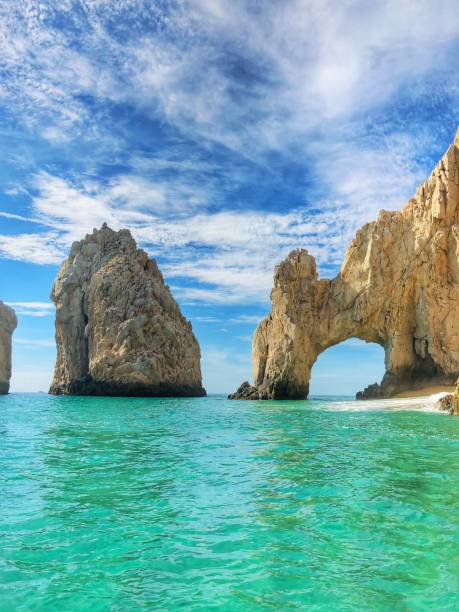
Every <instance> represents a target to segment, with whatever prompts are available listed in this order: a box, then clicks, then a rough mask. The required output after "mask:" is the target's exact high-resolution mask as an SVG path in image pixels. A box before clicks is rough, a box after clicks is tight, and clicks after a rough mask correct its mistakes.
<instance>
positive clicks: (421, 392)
mask: <svg viewBox="0 0 459 612" xmlns="http://www.w3.org/2000/svg"><path fill="white" fill-rule="evenodd" d="M437 393H454V385H436V386H435V385H433V386H429V387H423V388H422V389H413V390H411V391H402V392H401V393H397V394H396V395H393V396H392V397H391V398H390V399H409V398H411V397H429V396H430V395H435V394H437Z"/></svg>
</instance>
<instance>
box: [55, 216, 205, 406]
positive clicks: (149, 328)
mask: <svg viewBox="0 0 459 612" xmlns="http://www.w3.org/2000/svg"><path fill="white" fill-rule="evenodd" d="M51 298H52V300H53V301H54V303H55V305H56V343H57V360H56V367H55V372H54V379H53V382H52V385H51V389H50V393H54V394H72V395H141V396H202V395H205V390H204V389H203V387H202V379H201V367H200V357H201V356H200V349H199V345H198V342H197V340H196V338H195V336H194V334H193V331H192V328H191V323H189V322H188V321H187V320H186V319H185V318H184V317H183V315H182V313H181V312H180V309H179V307H178V305H177V303H176V302H175V300H174V298H173V297H172V295H171V293H170V291H169V288H168V287H167V286H166V285H165V284H164V280H163V277H162V274H161V272H160V271H159V269H158V266H157V265H156V262H155V261H154V260H152V259H149V258H148V255H147V253H145V251H142V250H141V249H137V246H136V243H135V241H134V239H133V238H132V236H131V234H130V232H129V231H128V230H121V231H119V232H114V231H113V230H111V229H110V228H108V227H107V226H106V225H104V226H103V227H102V228H101V229H100V230H94V232H93V234H91V235H88V236H86V238H85V239H84V240H82V241H81V242H76V243H74V244H73V246H72V249H71V252H70V255H69V257H68V259H67V260H66V261H64V263H63V264H62V266H61V268H60V270H59V272H58V275H57V277H56V280H55V282H54V286H53V290H52V293H51Z"/></svg>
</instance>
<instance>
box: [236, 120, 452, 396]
mask: <svg viewBox="0 0 459 612" xmlns="http://www.w3.org/2000/svg"><path fill="white" fill-rule="evenodd" d="M458 147H459V132H458V136H456V140H455V142H454V144H452V145H451V146H450V147H449V149H448V150H447V152H446V154H445V155H444V157H443V158H442V159H441V160H440V162H439V163H438V164H437V166H436V167H435V168H434V170H433V172H432V174H431V176H430V177H429V178H428V179H427V180H426V181H425V182H424V183H422V184H421V185H420V186H419V187H418V189H417V191H416V194H415V196H414V197H413V198H411V199H410V200H409V201H408V203H407V204H406V205H405V206H404V208H402V209H401V210H400V211H397V212H388V211H384V210H383V211H381V212H380V214H379V217H378V219H377V220H376V221H373V222H372V223H367V224H366V225H364V226H363V228H362V229H360V230H359V231H358V232H357V234H356V237H355V238H354V240H353V241H352V242H351V244H350V246H349V248H348V250H347V253H346V257H345V259H344V262H343V265H342V268H341V272H340V273H339V274H338V275H337V276H336V277H335V278H334V279H332V280H328V279H319V277H318V274H317V271H316V262H315V259H314V257H312V256H311V255H309V254H308V252H307V251H306V250H304V249H297V250H295V251H292V252H291V253H290V254H289V255H288V256H287V258H286V259H285V260H284V261H283V262H282V263H281V264H280V265H279V266H277V267H276V269H275V272H274V288H273V290H272V292H271V301H272V309H271V313H270V314H269V316H268V317H267V318H265V319H264V320H263V321H261V323H260V324H259V326H258V328H257V330H256V332H255V334H254V338H253V353H252V359H253V377H254V384H255V389H256V390H255V391H254V388H253V387H250V386H249V387H245V388H244V389H239V391H238V393H237V395H238V398H239V397H241V396H244V397H245V396H247V397H250V399H253V398H254V397H258V398H260V399H265V398H266V399H268V398H270V399H289V398H291V399H295V398H306V397H307V396H308V393H309V380H310V376H311V368H312V366H313V364H314V362H315V361H316V359H317V356H318V355H319V354H320V353H322V352H323V351H325V350H326V349H327V348H328V347H330V346H333V345H335V344H338V343H340V342H343V341H344V340H347V339H349V338H352V337H356V338H360V339H362V340H365V341H366V342H375V343H377V344H379V345H381V346H382V347H384V350H385V365H386V372H385V375H384V378H383V380H382V382H381V384H380V385H371V386H370V387H368V388H367V389H366V390H365V391H363V392H360V393H359V394H358V397H359V398H367V397H391V396H393V395H395V394H396V393H398V392H400V391H403V390H408V389H417V388H422V387H423V386H427V385H450V384H452V383H453V381H455V380H456V378H457V376H458V374H459V148H458Z"/></svg>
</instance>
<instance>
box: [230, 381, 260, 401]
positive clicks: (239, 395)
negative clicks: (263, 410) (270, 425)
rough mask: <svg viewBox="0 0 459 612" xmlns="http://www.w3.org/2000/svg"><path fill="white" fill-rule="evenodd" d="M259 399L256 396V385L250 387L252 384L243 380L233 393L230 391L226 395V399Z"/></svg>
mask: <svg viewBox="0 0 459 612" xmlns="http://www.w3.org/2000/svg"><path fill="white" fill-rule="evenodd" d="M252 397H253V399H259V398H258V389H257V388H256V387H252V385H251V384H250V383H249V382H247V381H245V382H243V383H242V385H241V386H240V387H239V389H238V390H237V391H236V392H235V393H231V394H230V395H228V399H233V400H237V399H252Z"/></svg>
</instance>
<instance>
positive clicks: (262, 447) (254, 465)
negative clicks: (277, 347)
mask: <svg viewBox="0 0 459 612" xmlns="http://www.w3.org/2000/svg"><path fill="white" fill-rule="evenodd" d="M403 402H404V403H405V405H406V404H408V405H409V407H410V408H422V407H424V409H425V410H429V409H431V405H426V404H425V402H424V404H425V405H424V406H423V405H422V402H421V401H420V400H417V401H416V403H415V404H413V402H412V401H411V400H409V401H408V403H407V401H406V400H403ZM410 402H411V404H410ZM375 406H376V407H375ZM402 407H403V404H401V405H400V404H399V405H394V404H391V403H389V404H385V403H381V404H380V405H379V406H378V404H376V403H372V404H371V403H370V404H362V403H358V404H357V403H356V402H349V401H348V402H343V401H338V400H336V399H335V400H332V399H330V400H313V401H309V402H229V401H227V400H225V399H223V398H220V397H210V398H205V399H180V400H174V399H124V398H123V399H121V398H120V399H117V398H116V399H113V398H65V397H64V398H62V397H60V398H59V397H48V396H46V395H38V394H37V395H26V394H24V395H20V394H18V395H10V396H5V397H0V462H1V463H0V465H1V471H0V609H1V610H2V611H5V610H47V611H49V610H136V609H146V608H150V609H166V610H175V609H186V610H209V609H217V608H219V609H224V610H264V609H277V610H278V609H282V610H287V609H295V608H296V609H298V608H307V609H308V610H366V609H370V610H390V609H393V610H403V611H405V610H457V609H459V595H458V593H459V419H458V418H452V417H448V416H443V415H439V414H435V413H432V412H426V411H424V412H422V411H417V412H416V411H413V410H410V411H406V410H405V411H403V410H400V408H402Z"/></svg>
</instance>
